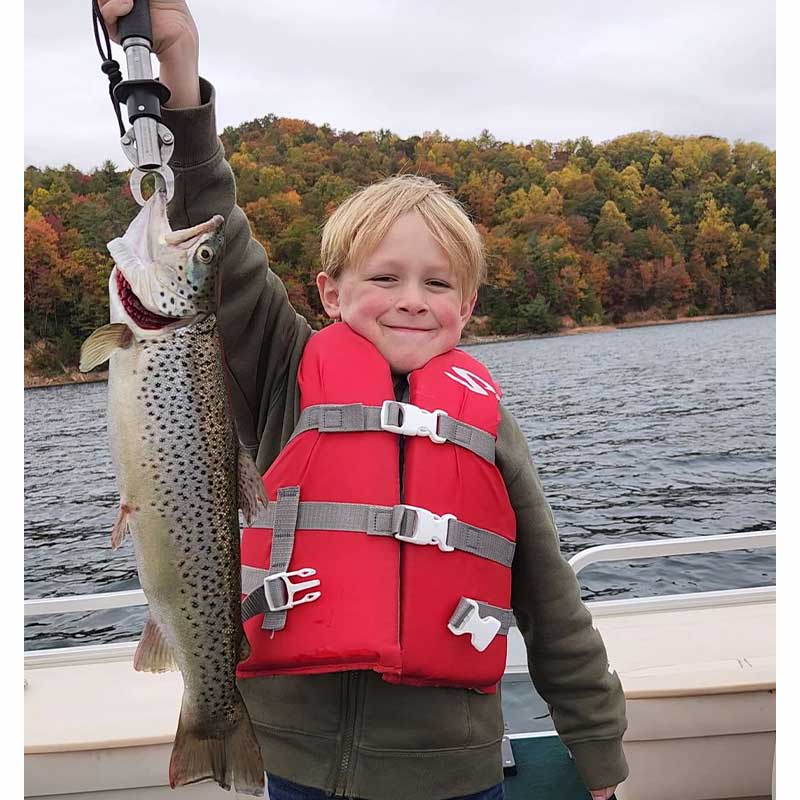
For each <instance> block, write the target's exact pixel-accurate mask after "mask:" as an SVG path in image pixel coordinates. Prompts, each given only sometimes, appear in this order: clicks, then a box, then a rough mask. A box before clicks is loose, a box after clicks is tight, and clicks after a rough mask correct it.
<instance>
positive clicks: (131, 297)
mask: <svg viewBox="0 0 800 800" xmlns="http://www.w3.org/2000/svg"><path fill="white" fill-rule="evenodd" d="M224 230H225V220H224V218H223V217H222V216H220V215H219V214H215V215H214V216H213V217H211V219H209V220H208V221H206V222H201V223H200V224H199V225H195V226H193V227H191V228H186V229H184V230H178V231H173V230H172V229H171V228H170V224H169V219H168V217H167V199H166V195H165V193H164V192H163V191H156V192H154V193H153V195H152V196H151V197H150V198H149V200H148V201H147V202H146V203H145V205H144V206H143V207H142V209H141V211H140V212H139V213H138V214H137V215H136V217H135V219H134V220H133V221H132V222H131V224H130V225H129V226H128V230H127V231H125V234H124V235H123V236H121V237H119V238H117V239H114V240H113V241H111V242H109V243H108V250H109V252H110V253H111V256H112V258H113V259H114V269H113V270H112V272H111V276H110V278H109V284H108V288H109V304H110V309H111V322H124V323H125V324H126V325H128V326H129V327H130V328H131V330H132V331H133V333H134V334H135V335H136V336H137V337H138V338H148V337H152V336H155V335H158V334H160V333H162V332H163V330H164V329H165V328H176V327H185V326H186V325H190V324H191V323H192V322H193V321H195V320H197V319H198V317H205V316H207V315H209V314H212V313H213V312H214V311H215V310H216V307H217V274H218V272H219V265H220V262H221V260H222V254H223V250H224V247H225V233H224Z"/></svg>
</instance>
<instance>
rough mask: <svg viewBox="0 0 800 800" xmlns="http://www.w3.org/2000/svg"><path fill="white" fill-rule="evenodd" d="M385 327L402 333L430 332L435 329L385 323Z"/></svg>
mask: <svg viewBox="0 0 800 800" xmlns="http://www.w3.org/2000/svg"><path fill="white" fill-rule="evenodd" d="M383 327H384V328H388V329H389V330H390V331H400V332H401V333H430V332H431V331H432V330H433V328H411V327H409V326H407V325H384V326H383Z"/></svg>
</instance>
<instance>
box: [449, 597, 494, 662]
mask: <svg viewBox="0 0 800 800" xmlns="http://www.w3.org/2000/svg"><path fill="white" fill-rule="evenodd" d="M464 600H466V601H467V603H469V605H470V607H471V609H470V611H469V613H468V614H467V616H466V617H465V618H464V619H463V620H462V621H461V624H460V625H458V626H457V627H456V626H455V625H453V623H452V622H448V623H447V627H448V628H449V629H450V630H451V631H452V632H453V633H454V634H455V635H456V636H461V635H462V634H464V633H468V634H469V635H470V642H471V644H472V646H473V647H474V648H475V649H476V650H477V651H478V652H479V653H482V652H483V651H484V650H485V649H486V648H487V647H488V646H489V645H490V644H491V643H492V639H494V637H495V636H497V632H498V631H499V630H500V628H501V625H500V620H499V619H497V618H496V617H481V615H480V612H479V611H478V603H477V602H476V601H475V600H473V599H472V598H470V597H465V598H464Z"/></svg>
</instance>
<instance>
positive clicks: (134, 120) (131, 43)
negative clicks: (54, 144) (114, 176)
mask: <svg viewBox="0 0 800 800" xmlns="http://www.w3.org/2000/svg"><path fill="white" fill-rule="evenodd" d="M93 8H94V15H95V20H96V22H97V20H98V18H99V22H100V24H101V25H102V27H103V32H104V35H105V36H106V41H108V38H107V36H108V34H107V31H106V30H105V25H103V24H102V18H101V17H100V12H99V8H98V7H97V5H96V2H95V3H94V4H93ZM117 28H118V31H119V40H120V44H121V45H122V49H123V50H124V52H125V60H126V62H127V67H128V80H125V81H123V80H120V78H121V76H120V75H119V70H118V66H119V65H117V64H116V62H114V61H113V60H112V59H111V58H110V45H109V46H108V51H109V55H108V57H107V58H106V60H105V61H104V62H103V72H105V73H106V74H107V75H108V76H109V80H110V82H111V85H112V90H111V91H112V98H113V100H114V101H115V110H116V111H117V118H118V120H119V121H120V130H121V131H122V130H124V128H123V126H122V120H121V117H120V115H119V111H118V109H117V108H116V103H118V104H120V105H124V106H126V108H127V112H128V120H129V122H130V127H129V128H128V130H126V131H124V133H123V135H122V138H121V139H120V143H121V144H122V150H123V152H124V153H125V155H126V156H127V158H128V160H129V161H130V162H131V164H133V170H132V172H131V176H130V187H131V194H132V195H133V197H134V199H135V200H136V202H137V203H138V204H139V205H140V206H143V205H144V204H145V199H144V196H143V195H142V180H143V179H144V178H145V177H146V176H147V175H151V174H152V175H153V176H154V178H155V182H156V189H157V190H158V189H160V190H162V191H164V192H166V195H167V202H169V201H170V200H171V199H172V196H173V195H174V194H175V176H174V175H173V172H172V169H170V167H169V160H170V158H171V156H172V151H173V150H174V148H175V137H174V136H173V135H172V132H171V131H170V129H169V128H168V127H167V126H166V125H164V123H163V122H162V121H161V105H162V104H163V103H166V102H167V100H169V96H170V91H169V88H168V87H167V86H165V85H164V84H163V83H161V81H159V80H157V79H155V78H154V77H153V70H152V65H151V63H150V54H151V51H152V49H153V34H152V26H151V24H150V5H149V0H134V4H133V8H132V9H131V11H130V13H129V14H126V15H125V16H124V17H120V19H119V21H118V24H117ZM95 37H96V39H97V43H98V48H100V50H101V55H103V53H102V47H101V46H100V40H99V37H98V35H97V30H96V28H95ZM115 67H116V69H115ZM113 73H115V74H113Z"/></svg>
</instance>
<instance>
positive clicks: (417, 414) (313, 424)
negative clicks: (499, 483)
mask: <svg viewBox="0 0 800 800" xmlns="http://www.w3.org/2000/svg"><path fill="white" fill-rule="evenodd" d="M309 430H318V431H320V433H353V432H360V431H389V432H391V433H397V434H400V435H402V436H427V437H428V438H429V439H430V440H431V441H432V442H435V443H436V444H443V443H444V442H450V443H451V444H455V445H458V446H459V447H463V448H465V449H466V450H469V451H470V452H472V453H475V455H477V456H480V457H481V458H483V459H484V460H486V461H488V462H489V463H490V464H494V457H495V456H494V451H495V441H494V437H493V436H492V435H491V434H489V433H487V432H486V431H484V430H481V429H480V428H476V427H475V426H474V425H468V424H467V423H466V422H462V421H461V420H458V419H455V418H453V417H450V416H448V414H446V413H445V412H444V411H441V410H436V411H427V410H426V409H424V408H419V406H415V405H413V404H411V403H401V402H399V401H398V400H385V401H384V403H383V405H381V406H365V405H363V404H362V403H349V404H343V405H337V404H321V405H316V406H308V408H305V409H303V412H302V413H301V414H300V419H299V420H298V422H297V427H296V428H295V429H294V432H293V433H292V439H294V438H295V436H299V435H300V434H301V433H305V432H306V431H309ZM290 441H291V439H290Z"/></svg>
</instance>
